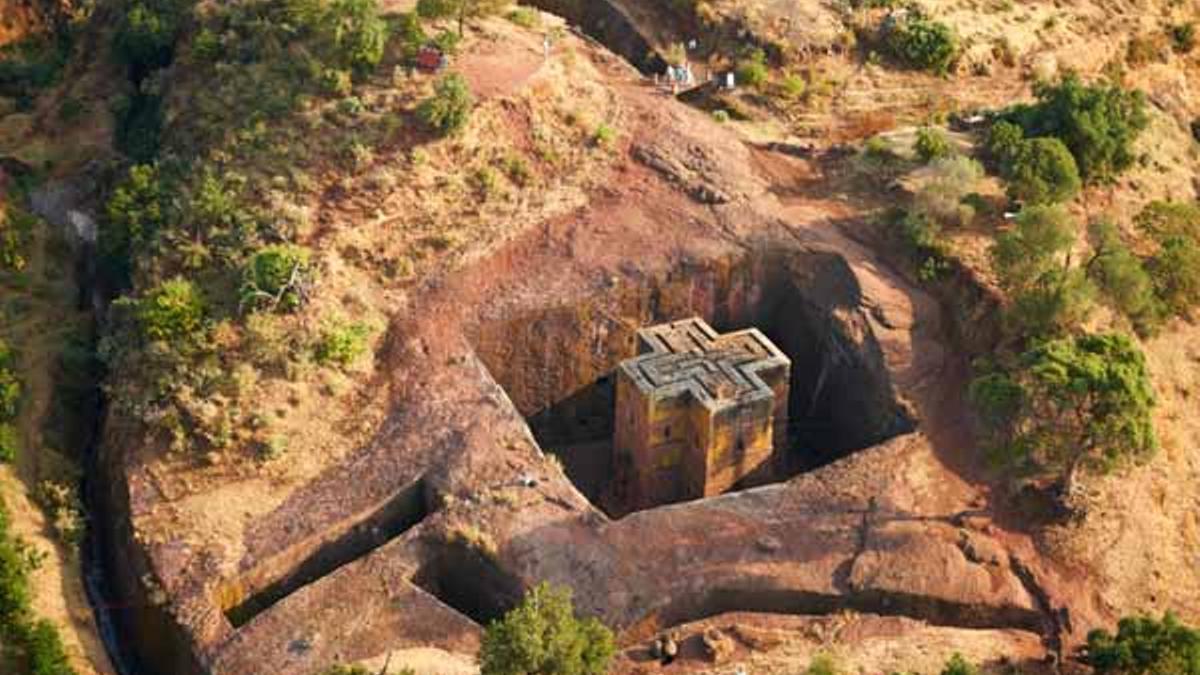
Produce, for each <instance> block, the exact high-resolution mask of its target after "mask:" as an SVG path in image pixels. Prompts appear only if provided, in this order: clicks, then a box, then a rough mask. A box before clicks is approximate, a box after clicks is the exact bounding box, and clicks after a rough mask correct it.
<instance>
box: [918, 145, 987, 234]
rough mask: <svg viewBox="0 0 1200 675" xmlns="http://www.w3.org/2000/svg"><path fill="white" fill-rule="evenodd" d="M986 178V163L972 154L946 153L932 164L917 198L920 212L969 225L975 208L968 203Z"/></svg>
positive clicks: (946, 221)
mask: <svg viewBox="0 0 1200 675" xmlns="http://www.w3.org/2000/svg"><path fill="white" fill-rule="evenodd" d="M982 179H983V167H982V166H980V165H979V162H976V161H975V160H973V159H970V158H969V157H961V156H960V157H943V158H942V159H938V160H936V161H934V162H933V164H931V165H930V169H929V178H928V179H927V180H926V181H925V183H924V184H923V185H921V187H920V188H919V189H918V190H917V193H916V195H915V197H914V200H913V205H914V208H915V209H916V211H917V212H919V213H922V214H925V215H926V216H928V217H930V218H932V219H934V220H936V221H937V222H938V223H941V224H942V225H960V226H961V225H969V224H970V223H971V221H972V220H973V219H974V217H975V209H974V207H972V206H971V205H970V204H969V203H967V202H966V201H965V200H966V197H967V195H970V194H972V193H973V192H974V191H975V188H976V186H978V184H979V181H980V180H982Z"/></svg>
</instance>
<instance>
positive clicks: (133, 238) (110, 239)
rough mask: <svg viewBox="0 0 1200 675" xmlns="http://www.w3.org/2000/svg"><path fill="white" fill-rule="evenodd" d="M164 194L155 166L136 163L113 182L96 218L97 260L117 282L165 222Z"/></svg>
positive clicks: (125, 281)
mask: <svg viewBox="0 0 1200 675" xmlns="http://www.w3.org/2000/svg"><path fill="white" fill-rule="evenodd" d="M167 198H168V195H167V191H166V189H165V188H164V185H163V180H162V177H161V174H160V173H159V170H158V167H157V166H156V165H152V164H137V165H134V166H132V167H130V169H129V173H128V174H126V176H125V179H124V180H123V181H121V182H120V183H118V184H117V187H116V188H115V189H114V190H113V193H112V196H110V197H109V198H108V202H107V203H106V204H105V207H104V218H102V219H101V221H100V230H99V242H98V247H99V249H100V260H101V265H102V267H103V270H104V272H105V273H106V276H108V278H109V279H110V281H112V282H113V283H115V284H117V285H118V286H124V285H126V284H128V283H129V280H130V276H131V274H132V271H133V260H134V258H135V257H136V255H137V254H138V253H145V249H147V248H148V247H149V246H150V245H151V244H152V243H153V242H154V239H155V237H156V236H157V234H158V233H159V232H160V231H161V230H162V229H163V228H164V227H165V226H166V224H167V209H168V199H167Z"/></svg>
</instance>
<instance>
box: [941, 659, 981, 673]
mask: <svg viewBox="0 0 1200 675" xmlns="http://www.w3.org/2000/svg"><path fill="white" fill-rule="evenodd" d="M941 675H979V669H978V668H976V667H975V666H973V665H971V663H970V662H968V661H967V660H966V659H964V658H963V656H962V654H955V655H954V656H951V657H950V660H949V661H947V662H946V667H944V668H942V673H941Z"/></svg>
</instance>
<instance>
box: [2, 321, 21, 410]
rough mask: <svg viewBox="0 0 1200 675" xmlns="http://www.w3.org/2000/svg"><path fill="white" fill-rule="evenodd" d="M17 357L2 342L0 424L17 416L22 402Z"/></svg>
mask: <svg viewBox="0 0 1200 675" xmlns="http://www.w3.org/2000/svg"><path fill="white" fill-rule="evenodd" d="M16 366H17V364H16V357H15V356H14V355H13V353H12V350H11V349H9V347H8V345H7V344H6V343H5V342H4V340H0V422H8V421H10V420H12V419H13V418H15V417H16V416H17V407H18V405H19V404H20V402H21V381H20V380H19V379H18V378H17V374H16V372H15V369H16Z"/></svg>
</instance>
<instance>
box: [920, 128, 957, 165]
mask: <svg viewBox="0 0 1200 675" xmlns="http://www.w3.org/2000/svg"><path fill="white" fill-rule="evenodd" d="M914 149H915V150H916V152H917V159H919V160H921V162H922V163H923V164H928V163H930V162H932V161H933V160H935V159H941V158H943V157H948V156H950V155H951V154H953V153H954V147H953V146H952V145H950V139H949V138H947V137H946V134H945V133H943V132H942V130H941V129H934V128H933V127H921V128H920V129H918V130H917V142H916V144H915V146H914Z"/></svg>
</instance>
